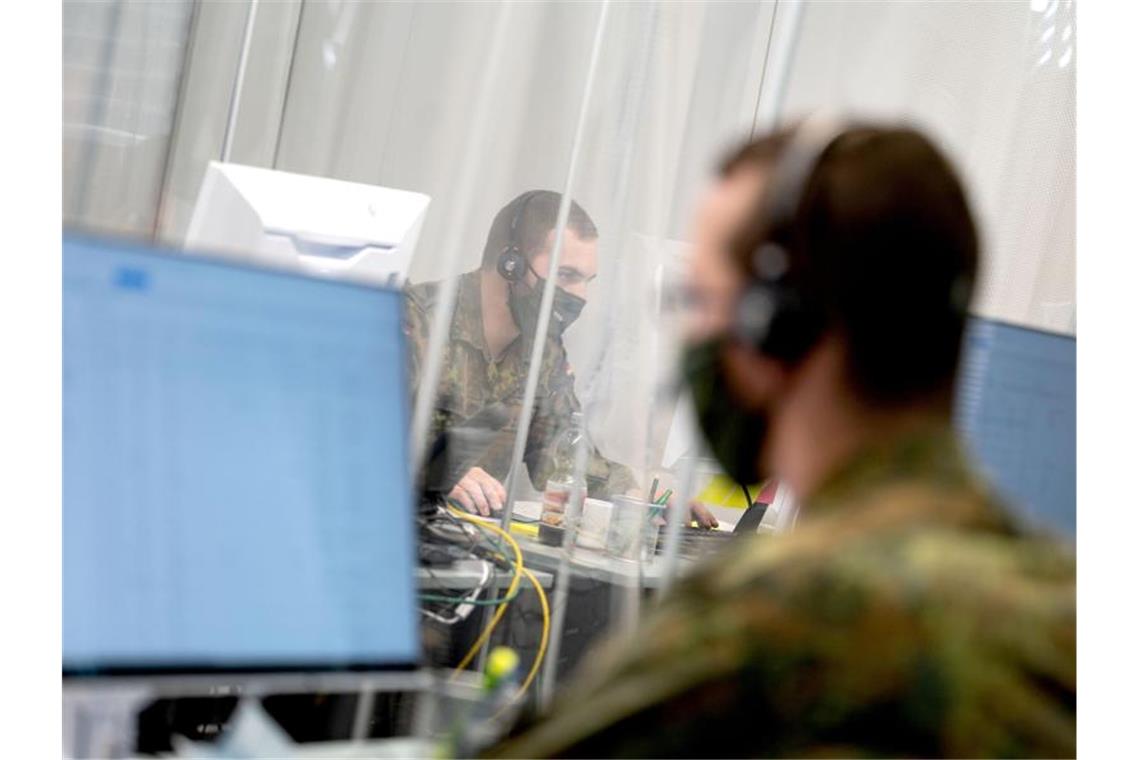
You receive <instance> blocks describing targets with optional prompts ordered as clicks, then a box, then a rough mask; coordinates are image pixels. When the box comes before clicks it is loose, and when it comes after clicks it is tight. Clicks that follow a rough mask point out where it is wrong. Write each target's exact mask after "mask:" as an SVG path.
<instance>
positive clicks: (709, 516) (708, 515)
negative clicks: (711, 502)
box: [689, 501, 720, 528]
mask: <svg viewBox="0 0 1140 760" xmlns="http://www.w3.org/2000/svg"><path fill="white" fill-rule="evenodd" d="M689 510H690V512H691V513H692V518H693V519H694V520H696V521H697V525H699V526H701V527H702V528H715V527H717V526H718V525H720V523H719V522H718V521H717V519H716V516H715V515H714V514H713V513H712V512H711V511H709V508H708V507H706V506H705V505H704V504H702V503H700V502H699V501H694V502H693V503H692V504H690V505H689Z"/></svg>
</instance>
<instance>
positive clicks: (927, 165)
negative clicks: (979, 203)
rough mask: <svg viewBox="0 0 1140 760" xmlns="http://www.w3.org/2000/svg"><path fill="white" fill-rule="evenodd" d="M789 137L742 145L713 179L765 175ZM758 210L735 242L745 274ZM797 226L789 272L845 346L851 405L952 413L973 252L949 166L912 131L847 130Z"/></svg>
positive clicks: (812, 186) (829, 154)
mask: <svg viewBox="0 0 1140 760" xmlns="http://www.w3.org/2000/svg"><path fill="white" fill-rule="evenodd" d="M791 135H792V129H791V128H788V129H783V130H780V131H777V132H774V133H772V134H769V135H767V136H764V137H761V138H760V139H757V140H754V141H752V142H749V143H747V144H746V145H743V146H742V147H740V148H739V149H737V150H736V151H734V152H733V153H731V154H730V155H729V156H728V157H727V158H726V159H725V161H724V162H723V163H722V165H721V170H720V171H721V175H722V176H725V177H727V176H729V175H731V174H734V173H736V172H738V171H740V170H741V169H744V168H747V167H752V168H756V169H759V170H760V171H761V172H766V171H769V170H771V169H772V168H773V167H774V166H775V165H776V161H777V159H778V158H779V156H780V155H781V153H782V152H783V151H784V150H785V149H786V147H787V146H788V145H789V143H790V140H791ZM756 203H757V205H756V211H755V212H754V213H753V215H752V218H750V219H749V220H748V221H747V222H746V223H745V224H744V225H742V229H741V230H740V232H739V234H738V235H737V238H736V240H735V242H734V243H733V257H734V259H735V260H736V261H737V263H738V264H740V265H741V267H742V269H744V270H745V271H751V267H750V262H751V260H752V258H753V256H754V252H755V251H756V250H757V248H758V246H759V245H760V244H761V243H762V242H763V241H764V235H765V233H766V229H765V224H764V220H763V219H760V218H758V217H760V216H762V215H763V211H762V210H763V209H764V208H765V199H764V198H763V190H761V193H760V197H758V198H757V202H756ZM793 225H794V236H795V240H796V241H797V242H796V245H795V246H793V248H792V254H791V255H792V258H793V261H792V262H791V270H794V271H795V272H796V273H797V278H798V280H799V282H798V283H797V284H798V286H799V287H801V288H803V289H805V290H807V291H809V292H810V294H811V296H812V298H813V299H817V300H818V303H819V304H820V305H821V307H822V311H823V312H824V314H823V317H824V320H825V323H826V324H827V326H828V329H831V330H833V331H835V332H836V333H838V334H839V335H840V337H841V338H842V339H843V340H844V342H845V345H846V353H847V363H848V374H849V379H850V381H851V382H852V384H853V386H854V389H855V390H856V392H857V393H858V395H859V397H860V398H862V399H863V400H864V401H865V402H869V403H872V404H874V405H878V406H896V405H901V404H905V403H909V402H912V401H918V400H921V401H925V400H931V399H933V400H936V401H937V402H938V403H940V404H942V405H944V406H946V407H947V408H948V407H949V405H950V404H951V403H952V400H953V387H954V379H955V375H956V373H957V367H958V360H959V356H960V352H961V343H962V333H963V330H964V328H965V322H966V319H967V314H966V309H967V306H968V304H969V300H970V296H971V294H972V292H973V286H974V280H975V277H976V275H977V271H978V265H979V257H980V253H979V250H978V249H979V243H978V234H977V230H976V227H975V224H974V220H973V215H972V214H971V212H970V208H969V203H968V202H967V198H966V193H965V191H964V189H963V187H962V184H961V182H960V181H959V179H958V177H957V174H956V173H955V171H954V169H953V168H952V166H951V165H950V162H949V161H948V160H947V159H946V157H945V156H943V154H942V153H941V152H940V151H939V150H938V149H937V148H936V147H935V146H934V145H933V144H932V143H931V141H930V140H928V139H927V138H926V137H925V136H924V135H922V134H920V133H919V132H917V131H916V130H914V129H910V128H905V127H897V126H875V125H856V126H852V127H851V128H849V129H847V130H846V131H845V132H844V133H843V134H842V135H841V136H840V137H838V138H837V139H836V140H835V142H833V143H832V145H831V146H830V148H829V149H828V150H827V151H826V152H825V153H824V155H823V157H822V158H821V159H820V161H819V163H818V165H817V167H816V169H815V171H814V173H813V174H812V176H811V178H810V180H809V181H808V183H807V185H806V187H805V188H804V189H803V195H802V198H801V201H800V205H799V208H798V211H797V213H796V216H795V219H794V222H793Z"/></svg>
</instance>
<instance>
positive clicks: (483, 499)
mask: <svg viewBox="0 0 1140 760" xmlns="http://www.w3.org/2000/svg"><path fill="white" fill-rule="evenodd" d="M449 496H451V498H452V499H455V500H456V501H457V502H459V503H460V504H462V505H463V508H464V509H466V510H467V511H468V512H477V513H478V514H480V515H483V516H484V517H487V516H489V515H490V514H491V511H492V510H495V511H498V510H500V509H502V508H503V502H505V501H506V500H507V490H506V489H505V488H503V484H502V483H500V482H499V481H497V480H495V478H493V477H491V476H490V475H488V474H487V471H486V470H484V469H483V468H482V467H472V468H471V469H470V470H468V471H467V472H466V474H464V476H463V477H462V478H460V479H459V482H458V483H456V484H455V487H454V488H452V489H451V493H450V494H449Z"/></svg>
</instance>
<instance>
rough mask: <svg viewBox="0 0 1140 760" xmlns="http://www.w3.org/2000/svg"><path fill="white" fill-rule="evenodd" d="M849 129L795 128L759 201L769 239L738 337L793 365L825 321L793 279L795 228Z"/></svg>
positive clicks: (758, 252)
mask: <svg viewBox="0 0 1140 760" xmlns="http://www.w3.org/2000/svg"><path fill="white" fill-rule="evenodd" d="M848 127H849V125H848V124H846V123H844V122H842V121H839V120H837V119H833V118H830V117H827V116H822V115H815V116H811V117H809V118H808V119H806V120H805V121H803V122H802V123H801V124H800V125H799V126H797V127H796V128H795V130H794V131H793V133H792V135H791V140H790V143H789V144H788V146H787V147H786V148H785V149H784V150H783V151H782V152H781V154H780V156H779V157H778V158H777V159H776V161H775V166H774V167H773V170H772V172H771V178H770V179H769V184H768V187H767V189H766V190H765V192H764V195H763V198H762V199H761V201H760V211H759V213H760V214H761V218H762V219H764V220H765V222H764V224H765V233H764V237H763V239H762V240H761V242H760V244H759V245H758V246H757V248H756V249H755V250H754V251H752V253H751V255H750V259H749V261H748V270H749V272H750V274H751V275H752V278H753V281H752V283H751V285H750V286H749V287H748V289H747V290H746V291H745V293H744V294H743V295H742V297H741V299H740V303H739V305H738V307H737V318H736V334H737V335H738V336H739V338H741V339H742V340H744V341H745V342H746V343H747V344H749V345H751V346H753V347H754V348H756V349H757V350H759V351H761V352H763V353H765V354H768V355H770V356H773V357H776V358H779V359H783V360H785V361H790V362H794V361H797V360H798V359H799V358H801V357H802V356H803V355H804V354H805V353H806V352H807V351H808V350H809V349H810V348H811V346H812V345H814V344H815V342H816V340H817V339H818V338H819V335H820V333H821V332H822V330H823V328H824V316H823V314H822V313H821V312H820V310H819V309H818V307H817V305H816V304H814V303H813V299H812V297H811V294H810V293H805V292H803V291H802V290H801V287H799V286H802V284H803V283H797V282H794V281H793V280H792V278H791V276H790V270H791V264H792V252H791V250H790V247H791V246H794V245H796V243H797V241H796V239H795V238H796V236H795V235H794V232H795V223H796V217H797V215H798V214H799V210H800V206H802V205H803V200H804V194H805V192H806V191H807V187H808V185H809V184H810V183H811V179H812V176H813V175H814V174H815V170H816V167H817V166H818V165H819V162H820V160H821V159H822V158H823V156H824V154H825V153H826V152H827V151H828V149H829V148H830V147H831V146H832V145H833V144H834V143H835V141H836V140H837V139H838V138H839V137H840V136H841V135H843V134H844V133H845V132H846V131H847V129H848Z"/></svg>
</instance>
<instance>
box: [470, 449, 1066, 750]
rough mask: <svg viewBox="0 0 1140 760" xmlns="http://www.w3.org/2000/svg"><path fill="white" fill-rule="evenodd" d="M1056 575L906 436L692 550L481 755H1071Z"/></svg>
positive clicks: (1051, 553) (1055, 551)
mask: <svg viewBox="0 0 1140 760" xmlns="http://www.w3.org/2000/svg"><path fill="white" fill-rule="evenodd" d="M1075 571H1076V567H1075V557H1074V556H1073V555H1072V554H1071V553H1070V552H1069V550H1067V549H1065V548H1063V547H1061V546H1059V545H1058V544H1057V543H1055V542H1053V541H1051V540H1049V539H1047V538H1045V537H1043V536H1034V535H1031V534H1029V533H1028V532H1025V531H1023V530H1021V529H1019V528H1018V527H1017V526H1016V525H1015V524H1014V522H1013V521H1012V520H1011V519H1010V518H1008V517H1007V515H1006V513H1005V512H1004V511H1003V510H1002V509H1001V508H1000V507H999V506H998V505H997V504H996V503H995V501H994V500H993V499H992V498H991V496H989V495H988V494H987V492H986V491H985V489H984V488H983V487H982V486H981V485H980V483H979V481H978V480H976V479H975V478H973V477H972V476H971V473H970V470H969V468H968V467H967V465H966V464H965V463H964V461H963V459H962V457H961V455H960V454H959V451H958V448H957V445H956V444H955V442H954V440H953V437H952V435H951V434H950V432H949V431H945V430H940V431H934V432H931V433H928V434H926V435H922V436H916V437H914V438H912V439H910V440H908V441H906V442H900V443H899V444H897V445H895V446H891V447H885V448H883V449H882V450H880V451H877V452H871V453H866V454H865V455H863V456H860V457H858V458H857V460H856V461H853V462H852V463H850V464H849V465H847V466H846V467H844V468H842V470H841V471H840V472H838V473H836V474H835V475H834V476H833V477H832V478H830V480H829V481H828V483H827V484H826V486H825V487H824V488H822V489H821V490H820V491H819V492H818V493H817V495H815V496H814V497H813V498H811V499H810V500H808V502H807V503H806V504H805V505H804V509H803V511H802V512H801V515H800V519H799V524H798V525H797V527H796V529H795V530H794V531H793V532H791V533H789V534H786V535H781V536H777V537H769V538H767V539H766V538H765V537H763V536H757V537H756V538H754V539H748V540H744V541H742V542H740V543H735V544H731V545H730V546H728V547H726V549H725V550H724V551H723V552H721V553H720V554H718V555H716V556H714V557H712V558H711V559H710V561H709V562H707V563H705V564H704V565H702V566H700V567H699V568H698V569H696V570H695V572H694V573H693V574H692V575H690V576H689V577H687V578H686V579H685V580H683V581H681V582H680V583H679V584H678V586H677V587H676V589H675V591H674V592H673V593H672V594H671V595H670V596H669V597H668V598H667V599H666V600H664V601H663V603H662V604H661V605H660V606H658V607H657V608H655V609H654V610H653V611H651V612H650V613H649V614H648V616H647V619H646V620H645V621H644V624H643V625H642V627H641V628H640V630H639V631H638V632H637V633H636V634H635V635H634V639H633V640H632V641H625V642H618V641H612V642H610V643H609V644H608V645H607V646H608V648H603V649H602V650H601V651H599V652H598V653H597V655H596V657H594V659H593V660H592V661H591V662H589V663H588V664H586V665H584V666H583V670H582V672H579V673H578V674H577V675H578V677H577V679H576V680H574V681H572V682H571V684H570V686H569V688H567V689H566V690H565V691H564V692H563V693H562V694H561V695H560V697H559V698H558V699H557V700H556V702H555V704H554V707H553V709H552V710H551V712H550V713H549V715H548V716H546V717H545V718H542V719H540V720H539V721H537V722H534V723H532V724H530V725H525V726H522V727H521V730H516V732H515V735H514V737H513V738H512V739H510V740H508V741H507V742H505V743H503V744H501V745H500V746H498V747H496V748H494V749H493V751H492V754H493V755H498V756H519V757H546V756H552V755H557V756H567V755H568V756H590V757H623V756H624V757H671V756H692V755H701V756H705V757H736V756H752V757H770V756H788V755H791V756H800V757H804V756H808V757H811V756H816V757H819V756H836V755H838V756H847V757H855V756H875V757H885V756H903V755H905V756H919V757H931V756H940V755H948V756H966V757H996V756H1001V757H1013V756H1027V755H1028V756H1036V757H1072V756H1074V753H1075V752H1076V619H1075V617H1076V616H1075V611H1076V609H1075V608H1076V593H1075Z"/></svg>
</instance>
